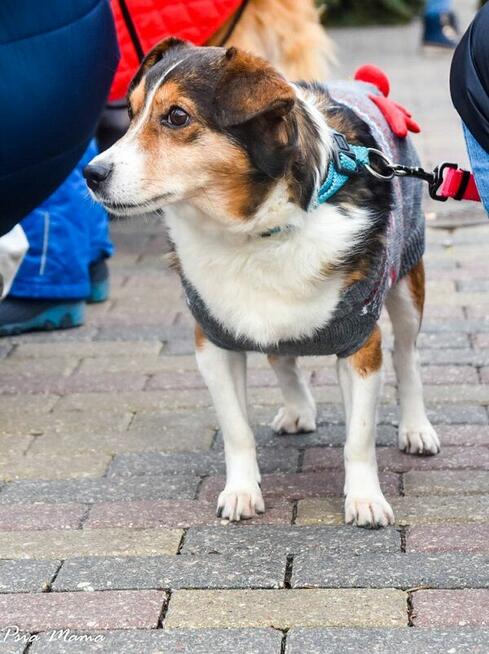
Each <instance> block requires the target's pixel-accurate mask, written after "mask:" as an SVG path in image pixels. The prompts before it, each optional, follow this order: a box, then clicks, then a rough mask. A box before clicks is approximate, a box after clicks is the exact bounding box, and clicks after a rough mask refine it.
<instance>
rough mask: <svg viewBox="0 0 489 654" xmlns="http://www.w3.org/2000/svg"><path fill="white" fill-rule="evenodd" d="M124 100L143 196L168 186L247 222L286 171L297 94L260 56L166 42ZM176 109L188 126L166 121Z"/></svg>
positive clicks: (180, 196)
mask: <svg viewBox="0 0 489 654" xmlns="http://www.w3.org/2000/svg"><path fill="white" fill-rule="evenodd" d="M128 101H129V107H130V114H131V116H132V127H131V128H130V133H131V134H132V138H133V140H134V141H135V143H136V147H137V151H138V152H139V153H141V154H142V156H143V158H144V165H143V170H142V172H141V173H140V174H141V178H142V180H141V181H142V183H143V184H144V185H145V188H148V189H151V190H149V191H148V194H149V195H157V194H160V193H161V189H162V188H163V187H165V186H166V184H167V182H168V185H169V187H170V194H171V195H173V196H178V199H189V196H190V199H191V201H193V202H194V203H195V204H197V205H199V204H200V205H201V206H205V208H206V209H207V210H209V209H211V211H212V209H213V208H215V209H216V214H223V215H226V216H227V217H230V218H231V219H233V220H246V219H248V218H249V217H250V216H251V215H253V214H254V213H255V212H256V209H257V207H258V206H259V204H260V203H261V202H262V201H263V200H264V198H265V197H266V196H267V194H268V192H269V191H270V189H271V187H272V185H273V184H274V181H275V179H274V178H276V177H279V176H280V175H281V174H283V172H284V167H285V166H286V160H287V158H288V149H289V148H290V147H291V145H293V143H292V142H293V141H294V133H293V130H292V129H291V128H290V125H289V122H288V120H287V117H288V114H289V113H290V111H291V109H292V107H293V105H294V102H295V93H294V90H293V88H292V87H291V86H290V84H288V83H287V82H286V81H285V80H284V79H283V78H282V77H281V76H280V75H279V74H278V73H277V72H276V71H275V70H274V69H273V68H272V67H271V66H270V65H269V64H268V63H267V62H266V61H264V60H263V59H260V58H258V57H254V56H252V55H250V54H248V53H245V52H239V51H237V50H235V49H234V48H229V49H228V50H224V49H223V48H210V47H209V48H195V47H193V46H191V45H190V44H187V43H185V42H182V41H178V40H176V39H168V40H166V41H163V42H162V43H161V44H159V45H158V46H156V48H154V50H153V51H152V52H150V53H149V54H148V55H147V57H146V58H145V60H144V61H143V64H142V66H141V68H140V70H139V71H138V73H137V75H136V77H135V79H134V80H133V82H132V84H131V87H130V91H129V96H128ZM175 110H177V111H178V112H179V113H180V114H181V112H182V111H183V112H185V114H186V115H187V116H188V122H187V123H186V124H184V125H173V124H171V120H169V117H170V119H171V116H172V115H173V114H172V111H175Z"/></svg>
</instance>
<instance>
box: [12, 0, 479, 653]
mask: <svg viewBox="0 0 489 654" xmlns="http://www.w3.org/2000/svg"><path fill="white" fill-rule="evenodd" d="M459 4H460V5H461V7H462V17H463V19H464V20H465V19H466V18H467V17H468V16H469V15H470V3H469V2H468V1H464V2H461V3H459ZM333 36H334V38H335V39H336V41H337V42H338V44H339V53H338V54H339V60H340V62H341V67H340V69H339V71H340V73H341V74H345V75H349V74H351V73H352V72H353V71H354V69H355V68H356V66H357V65H358V64H362V63H367V62H372V63H377V64H379V65H381V66H382V67H384V68H385V70H386V71H387V72H388V74H389V76H390V78H391V83H392V94H393V97H395V98H396V99H398V100H399V101H401V102H404V103H405V104H406V105H407V106H408V107H409V108H411V109H412V111H413V113H414V115H415V117H416V118H417V119H418V120H419V122H420V123H421V124H422V126H423V133H422V134H421V135H420V136H419V137H415V138H416V142H417V143H418V146H419V149H420V153H421V155H422V158H423V160H424V162H425V163H426V165H427V166H431V165H433V164H435V163H437V162H438V161H439V160H441V159H458V160H459V161H460V162H461V163H464V162H465V161H466V156H465V153H464V149H463V141H462V136H461V132H460V129H459V125H458V119H457V117H456V115H455V114H454V112H453V110H452V109H451V108H450V102H449V97H448V87H447V76H448V66H449V59H450V57H449V54H447V53H439V54H437V55H432V56H425V55H424V54H422V53H421V52H420V51H419V49H418V39H419V24H413V25H412V26H408V27H400V28H369V29H361V30H344V31H335V32H334V33H333ZM427 210H428V252H427V256H426V265H427V277H428V298H427V308H426V317H425V323H424V328H423V332H422V334H421V336H420V348H421V359H422V363H423V377H424V380H425V384H426V398H427V401H428V405H429V411H430V415H431V417H432V418H433V421H434V422H435V423H436V425H437V429H438V432H439V434H440V436H441V440H442V443H443V450H442V453H441V454H440V456H438V457H433V458H415V457H411V456H408V455H405V454H402V453H400V452H399V451H397V449H396V446H395V441H396V426H397V419H398V417H397V409H396V406H395V392H396V389H395V381H394V376H393V372H392V364H391V361H390V355H389V348H390V345H391V335H390V329H389V327H388V325H387V323H386V322H385V321H383V328H384V333H385V343H386V364H387V370H386V386H385V390H384V395H383V400H382V407H381V410H380V417H379V418H380V419H379V421H380V426H379V438H378V443H379V448H378V459H379V467H380V470H381V481H382V484H383V487H384V489H385V490H386V493H387V495H388V496H389V497H390V499H391V501H392V504H393V507H394V510H395V512H396V517H397V524H396V526H395V527H393V528H389V529H385V530H382V531H363V530H360V529H355V528H352V527H346V526H344V525H343V524H342V520H343V517H342V500H341V493H342V484H343V471H342V468H343V463H342V452H341V449H340V448H341V445H342V443H343V439H344V437H343V431H344V425H343V422H344V420H343V413H342V409H341V406H340V403H339V392H338V389H337V387H336V381H335V374H334V361H333V360H316V359H309V360H307V361H305V362H304V365H305V367H306V369H307V370H308V374H310V376H311V381H312V384H313V388H314V393H315V395H316V398H317V400H318V402H319V407H320V420H319V426H318V430H317V431H316V432H315V433H313V434H305V435H300V436H283V437H278V436H275V435H274V434H273V433H272V431H271V429H270V428H269V427H268V426H267V424H268V423H269V421H270V419H271V418H272V416H273V414H274V411H275V410H276V407H277V405H278V403H279V401H280V398H279V393H278V390H277V389H276V387H275V384H274V381H273V376H272V374H271V372H270V371H269V370H268V368H267V364H266V361H265V360H264V358H262V357H260V356H258V355H255V354H253V355H251V356H250V357H249V367H250V371H249V377H250V396H251V402H252V403H253V404H254V409H253V411H252V420H253V424H254V427H255V431H256V434H257V443H258V454H259V460H260V464H261V467H262V471H263V472H264V473H265V474H264V478H263V489H264V493H265V497H266V501H267V505H268V511H267V513H266V514H265V515H264V516H263V517H260V518H256V519H254V520H251V521H248V522H246V523H245V524H240V525H224V524H221V522H220V521H219V520H217V519H216V517H215V513H214V507H215V500H216V495H217V493H218V492H219V491H220V490H221V487H222V483H223V477H222V476H223V473H224V464H223V448H222V439H221V436H220V434H219V432H218V430H217V427H216V421H215V418H214V414H213V411H212V407H211V402H210V398H209V395H208V393H207V391H206V389H205V388H204V385H203V383H202V380H201V379H200V377H199V375H198V373H197V371H196V367H195V363H194V359H193V356H192V354H193V343H192V323H191V320H190V318H189V315H188V314H187V311H186V308H185V304H184V302H183V300H182V294H181V291H180V288H179V283H178V280H177V278H176V277H175V275H174V274H173V273H172V272H170V271H169V269H168V267H167V265H166V262H165V260H164V258H163V256H162V254H163V251H164V249H165V237H164V229H163V225H162V223H161V222H160V219H158V218H154V219H153V218H151V219H150V218H143V219H141V220H139V221H137V220H131V221H127V222H126V221H124V222H115V223H113V225H112V230H113V235H114V239H115V241H116V244H117V248H118V250H117V254H116V255H115V257H114V258H113V261H112V263H111V274H112V294H111V299H110V301H109V302H107V303H105V304H103V305H99V306H91V307H89V308H88V319H87V325H86V326H85V327H83V328H81V329H78V330H69V331H65V332H59V333H54V334H31V335H25V336H22V337H15V338H11V339H2V342H1V343H0V366H1V370H2V375H1V378H0V412H1V415H2V421H1V424H0V559H1V561H0V629H3V628H5V627H7V626H8V625H11V626H12V625H16V626H17V627H18V629H19V630H20V632H22V633H23V634H24V635H23V637H22V638H21V636H18V637H17V639H15V638H14V636H13V633H11V634H10V637H9V638H7V639H3V640H2V638H3V636H4V634H5V633H6V632H5V631H4V632H3V633H2V632H0V652H2V653H3V652H9V653H12V654H20V653H23V654H26V653H27V652H29V654H41V652H42V654H44V653H47V654H54V653H56V654H64V653H66V654H79V653H81V652H92V651H93V652H104V654H110V653H112V652H113V653H114V654H115V653H117V654H120V653H121V652H124V654H133V653H134V654H136V653H137V654H139V653H146V652H156V651H158V652H165V654H177V653H179V654H227V653H228V652H240V653H244V654H315V653H317V654H330V653H331V654H359V653H360V652H366V651H368V652H378V653H382V654H393V653H396V654H397V652H399V651H409V652H413V653H415V654H435V653H436V654H439V653H440V654H441V653H442V652H443V653H444V652H453V653H456V654H466V653H476V652H477V653H479V654H486V653H487V652H488V651H489V644H488V643H489V631H488V629H489V617H488V616H489V577H488V557H489V510H488V507H489V499H488V496H489V481H488V479H489V472H488V470H489V420H488V407H489V318H488V316H489V267H488V265H487V252H488V251H489V225H488V224H486V222H484V221H485V220H486V219H485V218H484V217H483V216H482V213H481V211H480V209H479V208H477V207H475V206H472V205H468V204H467V205H457V204H455V203H451V204H448V203H447V204H446V205H440V206H435V205H434V204H433V203H428V205H427ZM469 224H470V225H471V226H467V225H469ZM65 628H67V629H71V630H73V632H72V634H71V635H74V636H76V638H74V639H72V641H71V642H68V641H67V639H66V638H65V637H64V636H63V635H62V634H61V635H59V634H57V633H55V634H54V635H53V632H52V630H53V629H65ZM82 637H83V638H84V640H83V639H82ZM29 639H30V640H31V642H29V643H28V642H27V641H28V640H29ZM80 639H82V640H80Z"/></svg>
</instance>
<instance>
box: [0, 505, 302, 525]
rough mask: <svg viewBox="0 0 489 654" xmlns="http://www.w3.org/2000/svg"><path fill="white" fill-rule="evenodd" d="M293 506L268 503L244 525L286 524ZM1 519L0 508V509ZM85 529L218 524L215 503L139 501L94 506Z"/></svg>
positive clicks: (289, 520) (289, 519)
mask: <svg viewBox="0 0 489 654" xmlns="http://www.w3.org/2000/svg"><path fill="white" fill-rule="evenodd" d="M292 513H293V505H292V504H291V503H288V502H283V501H282V502H280V501H279V502H276V503H274V504H268V505H267V510H266V512H265V513H264V514H263V515H260V516H256V517H255V518H253V519H252V520H246V521H245V522H244V523H243V526H248V525H252V524H285V525H289V524H290V522H291V520H292ZM0 516H1V506H0ZM84 524H85V527H87V528H88V527H96V528H104V527H131V528H134V529H138V528H148V527H183V528H186V527H195V526H200V525H218V524H220V520H219V519H218V518H217V517H216V502H215V501H214V500H213V501H212V502H204V501H201V500H161V501H154V500H153V501H151V500H143V501H140V502H102V503H100V504H94V505H93V507H92V508H91V510H90V513H89V515H88V518H87V520H86V521H85V523H84Z"/></svg>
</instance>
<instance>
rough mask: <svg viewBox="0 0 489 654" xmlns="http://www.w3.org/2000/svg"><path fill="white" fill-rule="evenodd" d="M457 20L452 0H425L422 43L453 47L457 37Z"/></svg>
mask: <svg viewBox="0 0 489 654" xmlns="http://www.w3.org/2000/svg"><path fill="white" fill-rule="evenodd" d="M457 33H458V21H457V17H456V15H455V13H454V11H453V0H427V1H426V5H425V12H424V30H423V44H424V45H427V46H436V47H440V48H448V49H453V48H455V47H456V45H457V42H458V38H457Z"/></svg>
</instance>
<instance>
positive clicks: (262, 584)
mask: <svg viewBox="0 0 489 654" xmlns="http://www.w3.org/2000/svg"><path fill="white" fill-rule="evenodd" d="M285 559H286V557H285V554H282V556H272V555H268V556H267V557H263V556H255V555H253V554H246V553H245V554H240V555H234V556H214V555H212V554H209V555H207V556H195V557H194V556H159V557H137V558H136V557H125V558H115V557H112V558H103V557H100V558H93V557H90V558H80V559H71V560H70V561H66V562H65V563H64V564H63V566H62V568H61V570H60V572H59V573H58V575H57V577H56V581H55V583H54V585H53V589H54V590H62V591H65V590H85V591H91V590H124V589H137V588H168V589H175V588H249V587H253V588H281V587H282V586H283V583H284V574H285V565H286V560H285ZM1 573H2V569H1V568H0V575H1ZM0 588H1V576H0Z"/></svg>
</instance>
